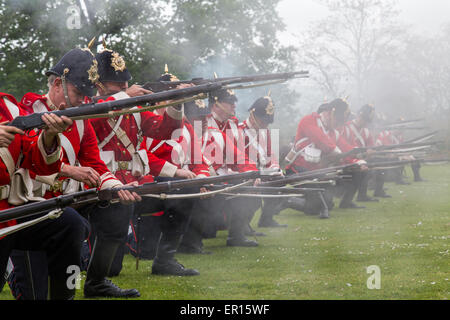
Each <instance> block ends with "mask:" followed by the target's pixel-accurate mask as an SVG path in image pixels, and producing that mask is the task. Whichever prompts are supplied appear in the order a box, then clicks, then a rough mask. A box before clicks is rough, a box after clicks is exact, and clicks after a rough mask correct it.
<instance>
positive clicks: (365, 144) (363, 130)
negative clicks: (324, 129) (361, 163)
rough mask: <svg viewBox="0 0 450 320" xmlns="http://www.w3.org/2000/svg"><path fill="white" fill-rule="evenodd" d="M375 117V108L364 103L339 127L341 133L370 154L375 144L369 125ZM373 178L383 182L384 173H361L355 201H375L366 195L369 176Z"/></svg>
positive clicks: (352, 143) (355, 145)
mask: <svg viewBox="0 0 450 320" xmlns="http://www.w3.org/2000/svg"><path fill="white" fill-rule="evenodd" d="M374 117H375V108H374V107H373V106H372V105H370V104H366V105H364V106H362V107H361V108H360V109H359V111H358V113H357V115H356V118H355V119H353V120H351V121H349V122H347V123H346V124H345V126H343V127H342V129H341V134H342V135H343V136H344V137H345V139H346V140H347V143H348V144H349V145H351V146H353V147H355V148H369V149H368V150H367V155H368V156H370V155H371V154H372V151H371V149H370V147H374V146H375V139H374V137H373V135H372V133H371V131H370V128H369V126H370V125H371V124H372V122H373V120H374ZM372 177H373V178H375V183H376V184H381V188H382V184H383V183H384V173H383V171H381V170H377V171H376V172H375V173H374V174H373V175H372V173H371V172H367V174H363V177H362V181H361V184H360V186H359V189H358V197H357V201H360V202H377V201H378V200H377V199H374V198H371V197H369V196H368V195H367V189H368V184H369V180H370V178H372Z"/></svg>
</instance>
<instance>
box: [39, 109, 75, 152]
mask: <svg viewBox="0 0 450 320" xmlns="http://www.w3.org/2000/svg"><path fill="white" fill-rule="evenodd" d="M41 119H42V121H44V123H45V124H46V127H45V129H44V131H43V134H44V136H43V138H44V146H45V147H46V148H51V147H52V146H53V145H54V143H55V138H56V136H57V135H58V133H62V132H64V131H66V130H67V128H69V127H70V126H71V125H72V124H73V120H72V119H70V118H68V117H66V116H61V117H58V116H57V115H56V114H53V113H44V114H43V115H42V117H41Z"/></svg>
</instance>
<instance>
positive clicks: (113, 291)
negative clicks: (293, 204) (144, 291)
mask: <svg viewBox="0 0 450 320" xmlns="http://www.w3.org/2000/svg"><path fill="white" fill-rule="evenodd" d="M120 244H121V242H117V241H105V240H98V239H96V241H95V243H94V249H93V250H92V256H91V261H90V262H89V266H88V270H87V275H86V281H85V283H84V296H85V297H86V298H92V297H110V298H137V297H139V296H140V293H139V291H138V290H136V289H129V290H123V289H121V288H119V287H118V286H116V285H115V284H114V283H112V282H111V280H108V279H106V278H105V277H106V276H107V275H108V274H109V272H110V268H111V264H112V262H113V259H114V257H115V256H116V253H117V249H118V248H119V245H120Z"/></svg>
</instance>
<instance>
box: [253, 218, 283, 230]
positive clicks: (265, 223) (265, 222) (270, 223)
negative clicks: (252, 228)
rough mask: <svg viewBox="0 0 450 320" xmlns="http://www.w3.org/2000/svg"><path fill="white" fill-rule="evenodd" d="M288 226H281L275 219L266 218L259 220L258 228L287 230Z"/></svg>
mask: <svg viewBox="0 0 450 320" xmlns="http://www.w3.org/2000/svg"><path fill="white" fill-rule="evenodd" d="M287 226H288V225H287V224H279V223H278V222H276V221H275V220H274V219H273V217H265V218H263V217H262V216H261V218H260V219H259V222H258V227H260V228H287Z"/></svg>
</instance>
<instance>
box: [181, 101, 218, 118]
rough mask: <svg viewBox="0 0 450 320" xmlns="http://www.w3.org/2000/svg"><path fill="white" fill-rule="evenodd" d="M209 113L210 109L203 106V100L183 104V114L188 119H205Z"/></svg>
mask: <svg viewBox="0 0 450 320" xmlns="http://www.w3.org/2000/svg"><path fill="white" fill-rule="evenodd" d="M210 113H211V109H210V108H209V107H208V106H207V105H206V104H205V102H204V101H203V100H195V101H190V102H186V103H185V104H184V114H185V115H186V116H187V117H188V118H190V117H194V118H197V117H206V116H207V115H208V114H210Z"/></svg>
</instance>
